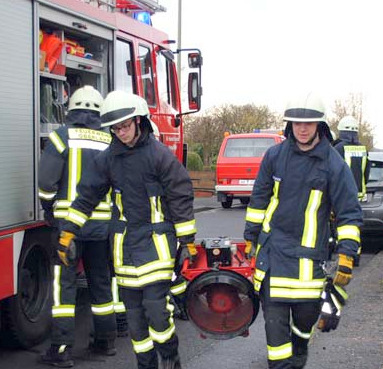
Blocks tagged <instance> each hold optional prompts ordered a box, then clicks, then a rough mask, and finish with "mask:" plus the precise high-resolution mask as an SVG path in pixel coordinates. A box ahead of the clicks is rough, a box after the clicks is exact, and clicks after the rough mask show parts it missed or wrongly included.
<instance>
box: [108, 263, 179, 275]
mask: <svg viewBox="0 0 383 369" xmlns="http://www.w3.org/2000/svg"><path fill="white" fill-rule="evenodd" d="M173 268H174V259H170V260H154V261H151V262H150V263H146V264H144V265H141V266H139V267H135V266H132V265H121V266H116V267H115V272H116V273H117V274H121V275H130V276H133V277H141V276H143V275H145V274H148V273H151V272H154V271H157V270H160V269H169V270H172V269H173Z"/></svg>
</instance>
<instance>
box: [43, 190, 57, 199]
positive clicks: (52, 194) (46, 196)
mask: <svg viewBox="0 0 383 369" xmlns="http://www.w3.org/2000/svg"><path fill="white" fill-rule="evenodd" d="M56 194H57V191H55V192H47V191H43V190H42V189H41V188H39V199H42V200H53V199H54V198H55V196H56Z"/></svg>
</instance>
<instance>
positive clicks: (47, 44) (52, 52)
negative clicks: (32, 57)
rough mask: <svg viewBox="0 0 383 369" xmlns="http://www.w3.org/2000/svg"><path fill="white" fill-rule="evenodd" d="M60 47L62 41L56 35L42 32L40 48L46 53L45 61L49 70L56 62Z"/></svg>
mask: <svg viewBox="0 0 383 369" xmlns="http://www.w3.org/2000/svg"><path fill="white" fill-rule="evenodd" d="M62 48H63V42H62V41H61V40H60V39H59V38H58V37H57V36H55V35H50V34H48V33H45V32H44V33H43V40H42V42H41V44H40V50H43V51H45V53H46V57H45V62H46V63H48V68H49V72H52V70H53V68H54V67H55V65H56V64H57V61H58V59H59V58H60V55H61V51H62Z"/></svg>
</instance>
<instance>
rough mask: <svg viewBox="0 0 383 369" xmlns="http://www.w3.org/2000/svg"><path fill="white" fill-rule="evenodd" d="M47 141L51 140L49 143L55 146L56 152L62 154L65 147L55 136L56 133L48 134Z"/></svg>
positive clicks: (58, 137) (56, 135) (57, 136)
mask: <svg viewBox="0 0 383 369" xmlns="http://www.w3.org/2000/svg"><path fill="white" fill-rule="evenodd" d="M49 139H50V140H51V142H52V143H53V145H54V146H55V148H56V150H57V151H58V152H59V153H60V154H62V153H63V152H64V150H65V149H66V146H65V144H64V142H62V140H61V138H60V136H59V135H58V134H57V132H52V133H50V134H49Z"/></svg>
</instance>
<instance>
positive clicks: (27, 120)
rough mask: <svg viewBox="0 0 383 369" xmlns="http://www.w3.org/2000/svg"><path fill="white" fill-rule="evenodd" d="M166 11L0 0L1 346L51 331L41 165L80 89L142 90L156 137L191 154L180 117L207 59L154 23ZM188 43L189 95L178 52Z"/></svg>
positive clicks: (119, 3)
mask: <svg viewBox="0 0 383 369" xmlns="http://www.w3.org/2000/svg"><path fill="white" fill-rule="evenodd" d="M164 10H165V9H164V8H163V7H162V6H161V5H159V4H158V2H157V1H154V0H141V1H138V0H132V1H126V0H83V1H81V0H18V1H14V0H2V1H0V24H1V29H2V40H3V41H2V43H1V48H0V116H1V118H0V126H1V134H0V147H1V152H0V168H1V177H0V203H1V206H0V344H6V345H12V346H21V347H30V346H33V345H34V344H36V343H38V342H40V341H41V340H43V339H44V338H45V337H46V335H47V333H48V331H49V326H50V307H51V304H50V291H51V256H52V252H53V251H52V246H51V234H50V231H49V228H48V227H46V226H45V223H44V222H43V220H42V219H43V217H42V212H41V208H40V204H39V201H38V196H37V166H38V161H39V156H40V153H41V150H42V149H43V148H44V144H45V142H46V140H47V137H48V135H49V133H50V132H51V131H52V130H54V129H56V128H58V127H59V126H60V125H61V124H64V121H65V114H66V108H67V103H68V99H69V97H70V96H71V94H72V93H73V92H74V91H75V90H76V89H77V88H78V87H81V86H83V85H85V84H88V85H89V84H90V85H93V86H94V87H95V88H97V89H98V90H99V91H100V92H101V94H102V95H103V96H105V95H106V94H107V93H108V92H109V91H111V90H112V89H122V90H125V91H128V92H134V93H138V94H139V95H141V96H142V97H144V98H145V99H146V101H147V102H148V105H149V108H150V112H151V115H152V119H153V121H154V122H155V123H156V125H157V127H158V130H159V136H160V140H161V141H163V142H164V143H165V144H166V145H168V146H169V147H170V149H171V150H172V151H173V152H174V154H175V155H176V156H177V157H178V158H179V160H180V161H185V150H184V144H183V129H182V116H183V114H188V113H192V112H196V111H198V110H199V108H200V97H201V87H200V81H201V79H200V77H201V64H202V58H201V55H200V52H199V50H198V49H187V50H176V51H175V52H172V51H171V48H170V47H171V41H170V40H169V39H168V36H167V35H166V34H165V33H163V32H161V31H159V30H156V29H155V28H153V27H152V26H151V22H150V18H148V15H153V14H154V13H156V12H158V11H164ZM142 12H146V13H142ZM141 17H143V18H144V19H145V18H146V19H147V20H149V21H148V22H147V23H149V24H145V23H143V22H141V21H140V19H141ZM182 51H185V52H184V55H185V61H186V63H184V64H185V67H184V65H183V68H182V70H183V71H185V73H186V75H185V76H184V75H183V78H185V79H184V81H186V84H185V85H186V87H185V95H186V97H185V98H184V97H183V96H181V94H180V88H179V86H178V81H179V76H178V75H177V70H176V64H175V60H174V54H178V55H181V54H180V53H181V52H182ZM181 101H182V109H181Z"/></svg>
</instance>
